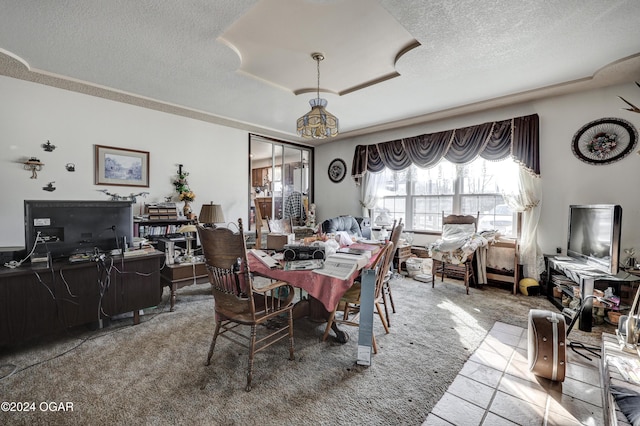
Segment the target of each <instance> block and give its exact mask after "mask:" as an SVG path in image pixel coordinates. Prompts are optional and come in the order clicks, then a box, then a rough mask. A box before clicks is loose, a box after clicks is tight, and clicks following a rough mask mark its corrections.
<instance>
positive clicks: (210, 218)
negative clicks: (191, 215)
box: [198, 202, 225, 224]
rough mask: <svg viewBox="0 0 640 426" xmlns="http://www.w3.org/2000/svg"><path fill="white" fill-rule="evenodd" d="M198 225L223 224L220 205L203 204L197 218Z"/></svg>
mask: <svg viewBox="0 0 640 426" xmlns="http://www.w3.org/2000/svg"><path fill="white" fill-rule="evenodd" d="M198 221H199V222H200V223H206V224H213V223H222V222H224V221H225V220H224V213H223V212H222V206H221V205H220V204H213V202H211V204H203V205H202V209H200V216H199V217H198Z"/></svg>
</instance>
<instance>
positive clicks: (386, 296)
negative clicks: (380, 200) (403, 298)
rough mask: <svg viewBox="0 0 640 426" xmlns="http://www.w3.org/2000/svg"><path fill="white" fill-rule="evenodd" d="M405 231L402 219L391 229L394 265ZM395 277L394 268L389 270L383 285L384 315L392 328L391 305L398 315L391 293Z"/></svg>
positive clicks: (390, 239) (398, 270)
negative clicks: (399, 243)
mask: <svg viewBox="0 0 640 426" xmlns="http://www.w3.org/2000/svg"><path fill="white" fill-rule="evenodd" d="M403 230H404V223H402V218H400V220H398V221H397V223H396V221H395V220H394V221H393V228H391V237H390V238H389V241H390V242H392V243H393V247H394V250H393V255H392V256H391V258H392V260H391V263H393V258H395V253H396V252H397V251H398V242H399V241H400V235H402V231H403ZM400 266H401V265H400V260H399V259H398V269H397V272H398V273H400ZM393 276H394V271H393V268H389V271H388V272H387V276H386V277H385V279H384V282H383V283H382V304H383V305H384V315H385V317H386V318H387V325H388V326H391V321H390V318H389V306H388V305H389V304H390V305H391V311H392V312H393V313H394V314H395V313H396V305H395V304H394V303H393V294H392V293H391V279H392V278H393Z"/></svg>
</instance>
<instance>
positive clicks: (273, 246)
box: [267, 234, 296, 250]
mask: <svg viewBox="0 0 640 426" xmlns="http://www.w3.org/2000/svg"><path fill="white" fill-rule="evenodd" d="M295 241H296V237H295V234H267V248H268V249H270V250H283V249H284V246H285V245H286V244H293V243H294V242H295Z"/></svg>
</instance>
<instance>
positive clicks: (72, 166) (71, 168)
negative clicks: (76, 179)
mask: <svg viewBox="0 0 640 426" xmlns="http://www.w3.org/2000/svg"><path fill="white" fill-rule="evenodd" d="M64 168H65V169H67V171H68V172H75V171H76V165H75V164H73V163H67V165H66V166H64Z"/></svg>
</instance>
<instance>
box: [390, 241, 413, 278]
mask: <svg viewBox="0 0 640 426" xmlns="http://www.w3.org/2000/svg"><path fill="white" fill-rule="evenodd" d="M411 256H412V253H411V246H410V245H409V244H404V245H402V244H400V245H398V249H397V250H396V252H395V256H394V259H393V264H394V266H397V267H396V271H397V272H398V273H399V274H400V273H401V272H402V264H403V263H405V262H406V261H407V259H409V258H410V257H411Z"/></svg>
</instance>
